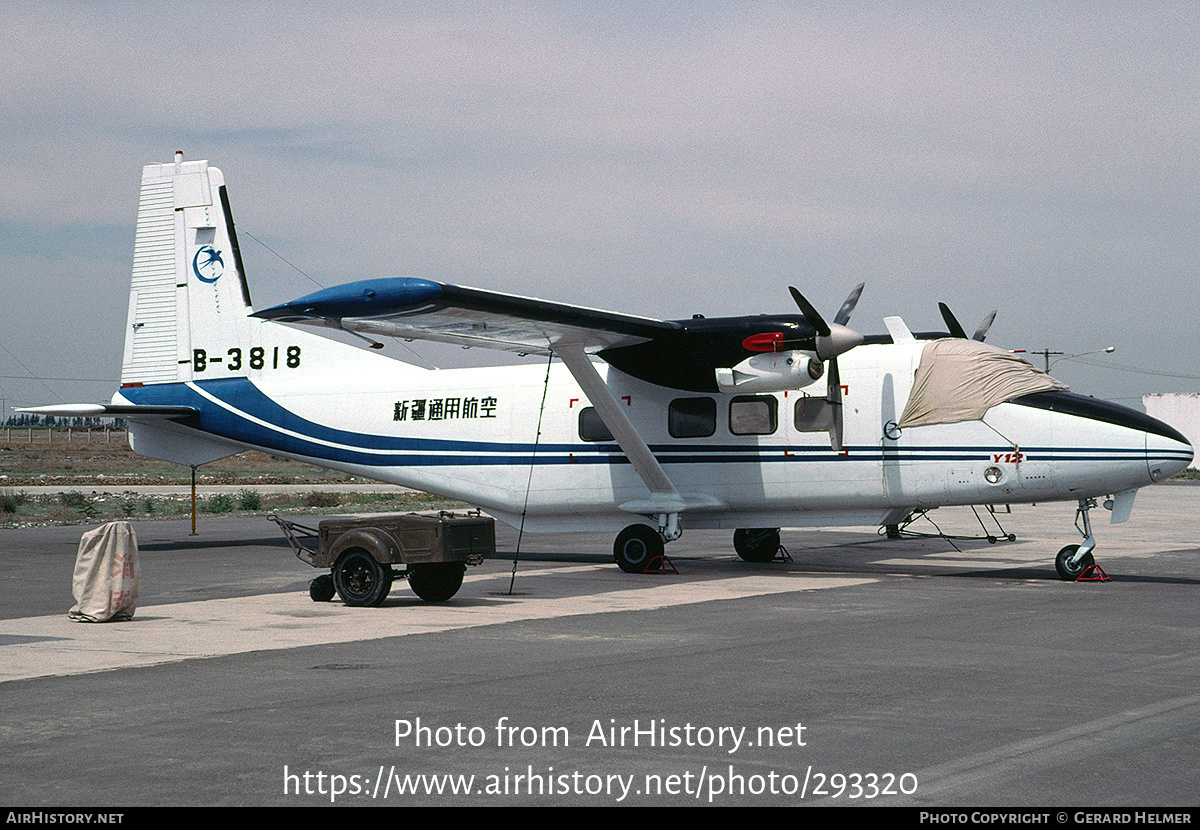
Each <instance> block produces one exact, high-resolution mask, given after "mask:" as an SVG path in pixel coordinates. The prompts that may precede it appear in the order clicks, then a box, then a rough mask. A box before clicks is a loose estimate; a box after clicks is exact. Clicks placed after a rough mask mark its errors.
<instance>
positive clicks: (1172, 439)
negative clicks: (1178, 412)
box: [1146, 419, 1195, 481]
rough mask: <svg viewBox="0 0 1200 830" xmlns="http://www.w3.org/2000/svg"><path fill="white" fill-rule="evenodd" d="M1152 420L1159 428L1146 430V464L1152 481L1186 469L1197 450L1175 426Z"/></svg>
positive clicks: (1166, 477) (1161, 479) (1160, 479)
mask: <svg viewBox="0 0 1200 830" xmlns="http://www.w3.org/2000/svg"><path fill="white" fill-rule="evenodd" d="M1151 420H1152V421H1153V426H1154V427H1157V428H1155V429H1147V430H1146V465H1147V466H1148V467H1149V468H1150V480H1151V481H1163V480H1165V479H1168V478H1170V477H1171V476H1173V475H1178V474H1179V473H1181V472H1183V471H1184V470H1186V469H1187V468H1188V466H1189V465H1191V463H1192V459H1193V458H1194V457H1195V451H1194V450H1193V449H1192V445H1191V444H1190V443H1189V442H1188V440H1187V439H1186V438H1184V437H1183V435H1182V434H1181V433H1180V432H1179V431H1178V430H1176V429H1175V428H1174V427H1171V426H1169V425H1167V424H1164V423H1163V422H1162V421H1158V420H1155V419H1151Z"/></svg>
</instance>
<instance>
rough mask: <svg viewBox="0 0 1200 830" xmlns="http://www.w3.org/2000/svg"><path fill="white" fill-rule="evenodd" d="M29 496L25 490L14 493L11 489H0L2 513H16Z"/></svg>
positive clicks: (0, 510) (0, 509)
mask: <svg viewBox="0 0 1200 830" xmlns="http://www.w3.org/2000/svg"><path fill="white" fill-rule="evenodd" d="M28 498H29V497H28V496H26V495H25V493H24V491H22V492H20V493H14V492H12V491H11V490H0V513H16V512H17V510H19V509H20V507H21V505H23V504H25V502H26V501H27V500H28Z"/></svg>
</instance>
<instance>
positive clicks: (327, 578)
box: [308, 574, 334, 602]
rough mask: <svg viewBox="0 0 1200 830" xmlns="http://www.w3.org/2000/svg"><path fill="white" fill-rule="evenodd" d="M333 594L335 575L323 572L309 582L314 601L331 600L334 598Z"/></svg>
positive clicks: (310, 593)
mask: <svg viewBox="0 0 1200 830" xmlns="http://www.w3.org/2000/svg"><path fill="white" fill-rule="evenodd" d="M333 594H334V586H333V576H332V575H330V574H321V575H320V576H318V577H317V578H316V579H314V580H313V581H312V582H310V583H308V595H309V597H311V598H312V601H313V602H329V600H331V599H333Z"/></svg>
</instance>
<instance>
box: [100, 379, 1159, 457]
mask: <svg viewBox="0 0 1200 830" xmlns="http://www.w3.org/2000/svg"><path fill="white" fill-rule="evenodd" d="M193 386H194V387H196V388H198V389H201V390H203V392H204V394H203V395H202V394H200V393H198V392H197V391H196V389H195V388H192V387H193ZM121 393H122V395H123V396H124V397H126V398H127V399H128V400H130V401H131V402H133V403H135V404H144V405H168V406H189V407H193V408H195V409H196V410H197V411H198V413H199V414H198V415H197V416H192V417H190V418H182V419H177V420H179V421H180V423H182V424H183V425H185V426H188V427H192V428H194V429H197V430H199V431H201V432H205V433H209V434H211V435H215V436H220V437H223V438H228V439H231V440H233V441H237V442H239V443H244V444H248V445H251V446H254V447H260V448H262V449H265V450H268V451H272V450H273V451H276V452H280V453H288V454H293V455H299V456H304V457H307V458H314V459H325V460H330V461H338V462H341V463H347V464H359V465H363V466H372V467H391V466H395V467H418V466H421V467H423V466H482V465H489V466H491V465H511V464H517V465H529V464H533V463H537V464H627V463H628V459H626V458H625V455H624V453H623V452H622V451H621V448H620V447H619V446H618V445H617V444H616V443H611V442H577V443H569V444H555V443H540V444H537V445H535V444H534V443H532V442H508V441H504V442H502V441H470V440H454V439H439V438H412V437H404V436H392V435H377V434H369V433H363V432H354V431H350V430H344V429H338V428H336V427H331V426H327V425H325V424H321V423H317V422H315V421H310V420H308V419H307V418H303V417H301V416H299V415H297V414H296V413H294V412H292V411H290V410H288V409H286V408H285V407H283V406H281V405H280V404H279V403H278V402H277V401H275V400H274V399H273V398H271V397H269V396H267V395H266V394H264V393H263V392H262V390H260V389H259V388H258V387H257V386H255V385H254V383H252V382H251V381H250V380H248V379H246V378H224V379H220V380H206V381H196V382H194V383H193V384H184V383H170V384H155V385H150V386H140V387H128V388H124V389H122V390H121ZM206 395H208V396H211V397H212V398H214V399H216V400H218V401H220V402H221V404H224V406H222V405H220V404H217V403H214V402H213V400H210V399H209V398H208V397H205V396H206ZM650 449H651V451H653V452H654V453H655V454H656V455H658V456H659V458H660V461H661V462H662V463H664V464H723V463H739V462H741V463H755V464H762V463H787V462H797V461H799V462H809V463H811V462H815V461H821V462H844V461H858V462H862V461H867V462H874V463H880V462H884V461H888V462H900V463H904V462H930V461H981V460H985V459H987V458H988V457H989V456H990V455H992V454H993V453H996V452H1006V451H1008V450H1009V449H1010V448H1007V447H1005V448H1001V449H997V448H996V447H989V446H969V447H963V446H926V447H904V448H901V447H887V448H881V447H880V446H879V445H874V446H871V445H864V446H852V447H849V448H848V451H847V452H846V454H838V453H834V452H833V451H832V450H831V449H830V448H829V447H825V446H788V445H784V444H759V443H751V444H711V443H706V442H703V441H702V439H691V440H690V441H687V442H680V443H674V444H654V445H651V447H650ZM1023 452H1024V453H1025V455H1026V457H1027V458H1029V459H1030V460H1034V459H1036V460H1038V461H1084V460H1086V461H1118V460H1132V459H1135V458H1144V457H1145V454H1144V450H1140V449H1118V448H1112V447H1028V448H1024V449H1023ZM535 454H536V458H535Z"/></svg>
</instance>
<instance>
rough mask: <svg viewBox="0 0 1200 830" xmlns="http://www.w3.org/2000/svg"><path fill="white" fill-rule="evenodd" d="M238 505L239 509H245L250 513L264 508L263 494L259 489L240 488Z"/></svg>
mask: <svg viewBox="0 0 1200 830" xmlns="http://www.w3.org/2000/svg"><path fill="white" fill-rule="evenodd" d="M237 506H238V509H239V510H245V511H247V512H249V513H254V512H256V511H258V510H262V494H261V493H259V492H258V491H257V490H249V489H243V490H239V491H238V498H237Z"/></svg>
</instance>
